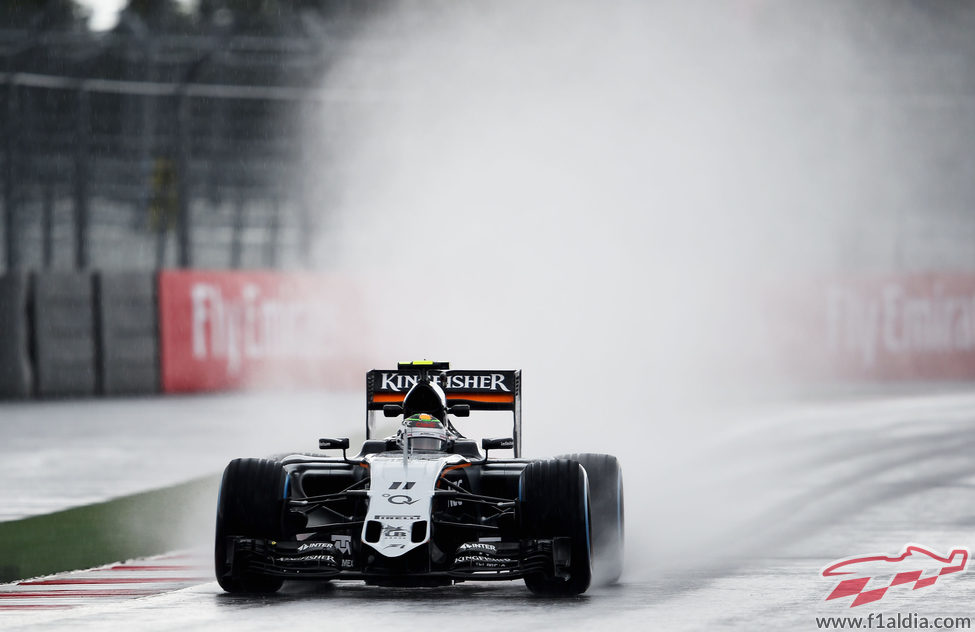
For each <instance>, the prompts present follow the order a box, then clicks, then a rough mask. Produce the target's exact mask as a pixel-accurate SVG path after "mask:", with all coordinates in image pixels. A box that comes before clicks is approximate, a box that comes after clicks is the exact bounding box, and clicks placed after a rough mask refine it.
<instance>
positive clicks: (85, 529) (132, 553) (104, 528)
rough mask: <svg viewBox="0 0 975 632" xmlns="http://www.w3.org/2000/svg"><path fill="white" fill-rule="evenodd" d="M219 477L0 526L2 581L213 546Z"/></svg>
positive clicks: (0, 579)
mask: <svg viewBox="0 0 975 632" xmlns="http://www.w3.org/2000/svg"><path fill="white" fill-rule="evenodd" d="M219 485H220V478H219V476H207V477H205V478H199V479H195V480H192V481H190V482H188V483H183V484H181V485H176V486H173V487H166V488H163V489H157V490H152V491H148V492H141V493H138V494H132V495H130V496H123V497H121V498H116V499H114V500H109V501H107V502H102V503H97V504H94V505H86V506H84V507H75V508H73V509H66V510H64V511H58V512H56V513H51V514H46V515H43V516H32V517H30V518H24V519H22V520H14V521H11V522H0V582H10V581H14V580H17V579H24V578H27V577H37V576H39V575H49V574H52V573H59V572H62V571H67V570H73V569H80V568H89V567H92V566H98V565H102V564H108V563H111V562H116V561H119V560H125V559H130V558H133V557H142V556H146V555H156V554H159V553H164V552H166V551H171V550H174V549H181V548H196V547H201V546H203V547H208V546H210V545H211V544H212V542H211V539H212V537H213V534H212V519H213V515H214V513H215V511H216V499H217V489H218V487H219Z"/></svg>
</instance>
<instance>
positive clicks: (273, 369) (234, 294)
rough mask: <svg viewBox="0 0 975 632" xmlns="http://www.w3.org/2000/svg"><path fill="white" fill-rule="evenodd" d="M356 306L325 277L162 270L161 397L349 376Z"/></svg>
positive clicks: (344, 288) (343, 288)
mask: <svg viewBox="0 0 975 632" xmlns="http://www.w3.org/2000/svg"><path fill="white" fill-rule="evenodd" d="M358 315H359V314H358V308H357V306H356V304H355V301H354V293H353V292H352V291H351V288H350V287H349V286H348V285H347V284H343V283H342V282H340V281H339V280H336V279H332V278H330V277H327V276H321V275H312V274H280V273H273V272H217V271H198V270H192V271H182V270H180V271H177V270H166V271H162V272H160V273H159V327H160V355H161V362H162V367H161V373H162V386H163V390H164V391H165V392H169V393H172V392H191V391H212V390H225V389H232V388H242V387H250V386H269V385H270V386H289V385H294V386H330V385H331V386H334V385H336V383H337V382H338V381H342V382H344V379H343V376H344V375H345V374H346V373H348V372H349V371H353V372H354V373H355V377H356V378H358V377H359V375H360V374H361V372H362V367H360V366H358V365H356V366H355V367H350V366H348V365H349V361H350V354H351V353H352V352H354V349H351V348H350V345H352V344H354V341H355V340H356V339H357V335H356V331H355V328H356V327H357V326H358V321H359V319H358Z"/></svg>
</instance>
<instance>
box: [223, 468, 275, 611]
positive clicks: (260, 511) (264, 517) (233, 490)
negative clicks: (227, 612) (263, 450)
mask: <svg viewBox="0 0 975 632" xmlns="http://www.w3.org/2000/svg"><path fill="white" fill-rule="evenodd" d="M286 476H287V474H286V473H285V471H284V469H283V468H282V467H281V465H280V464H279V463H277V462H275V461H270V460H268V459H234V460H233V461H231V462H230V464H229V465H228V466H227V469H225V470H224V472H223V480H222V481H221V483H220V498H219V499H218V500H217V531H216V542H215V544H214V570H215V571H216V575H217V582H218V583H219V584H220V587H221V588H223V589H224V590H226V591H227V592H232V593H235V592H251V593H273V592H276V591H277V590H278V589H279V588H281V584H283V583H284V580H283V579H282V578H280V577H273V576H269V575H261V574H260V573H256V572H254V571H248V570H246V569H236V570H235V569H234V564H232V563H231V561H230V560H228V554H229V553H230V550H229V546H228V538H229V537H231V536H243V537H248V538H263V539H268V540H275V539H279V538H280V537H281V535H282V532H283V529H282V514H283V511H284V504H283V502H282V498H283V496H284V484H285V477H286Z"/></svg>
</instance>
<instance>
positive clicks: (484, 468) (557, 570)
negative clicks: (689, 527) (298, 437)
mask: <svg viewBox="0 0 975 632" xmlns="http://www.w3.org/2000/svg"><path fill="white" fill-rule="evenodd" d="M380 410H381V411H383V413H384V414H385V416H387V417H401V418H402V420H403V421H402V423H401V426H400V430H399V431H398V432H397V433H396V435H395V436H392V437H388V438H385V439H376V438H373V434H374V419H373V415H374V414H375V413H376V412H377V411H380ZM472 410H501V411H510V412H511V413H512V414H513V417H514V427H513V432H512V436H511V437H506V438H501V439H484V440H482V442H481V446H480V450H479V449H478V446H477V444H476V443H475V442H474V441H471V440H468V439H466V438H464V436H463V435H462V434H461V433H460V432H459V431H458V430H457V429H456V427H455V426H454V420H455V419H456V418H459V417H467V416H469V415H470V412H471V411H472ZM366 411H367V414H366V441H365V443H364V444H363V446H362V450H361V452H360V453H359V454H358V455H357V456H355V457H349V456H347V455H346V449H347V448H348V446H349V440H348V439H321V440H319V449H320V450H328V449H341V450H342V456H341V457H337V456H333V457H329V456H326V455H323V454H322V453H320V452H319V453H316V454H311V453H303V454H290V455H285V456H280V457H277V458H274V459H235V460H234V461H231V462H230V464H229V465H228V466H227V469H226V470H225V471H224V474H223V481H222V483H221V488H220V498H219V500H218V502H217V528H216V545H215V563H216V575H217V580H218V581H219V583H220V586H222V587H223V589H224V590H226V591H229V592H258V593H263V592H273V591H276V590H278V589H279V588H280V587H281V585H282V582H283V581H284V580H285V579H309V580H329V579H358V580H364V581H365V582H366V583H368V584H375V585H383V586H441V585H447V584H451V583H454V582H461V581H465V580H514V579H524V581H525V584H526V585H527V586H528V588H529V590H531V591H532V592H534V593H541V594H547V595H577V594H580V593H583V592H585V591H586V590H587V589H588V588H589V586H590V584H591V583H593V582H602V583H612V582H615V581H616V580H617V579H618V578H619V576H620V573H621V572H622V565H623V557H622V549H623V479H622V474H621V471H620V467H619V463H618V461H617V460H616V458H615V457H613V456H609V455H604V454H573V455H569V456H566V457H560V458H556V459H550V460H532V459H524V458H522V456H521V371H457V370H451V369H450V366H449V364H448V363H446V362H429V361H424V362H410V363H400V364H399V366H398V367H397V369H396V370H389V371H383V370H373V371H369V373H368V374H367V389H366ZM481 450H483V454H482V452H481ZM498 450H513V452H514V457H513V458H498V457H496V456H494V454H495V453H496V451H498ZM489 454H490V456H489Z"/></svg>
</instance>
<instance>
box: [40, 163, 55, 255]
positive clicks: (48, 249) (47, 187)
mask: <svg viewBox="0 0 975 632" xmlns="http://www.w3.org/2000/svg"><path fill="white" fill-rule="evenodd" d="M42 187H43V188H42V193H41V195H42V196H43V198H42V204H43V206H42V207H41V253H42V255H43V259H44V269H45V270H48V269H50V268H51V266H52V265H53V263H54V185H53V184H51V183H50V182H48V183H47V184H44V185H42Z"/></svg>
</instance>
